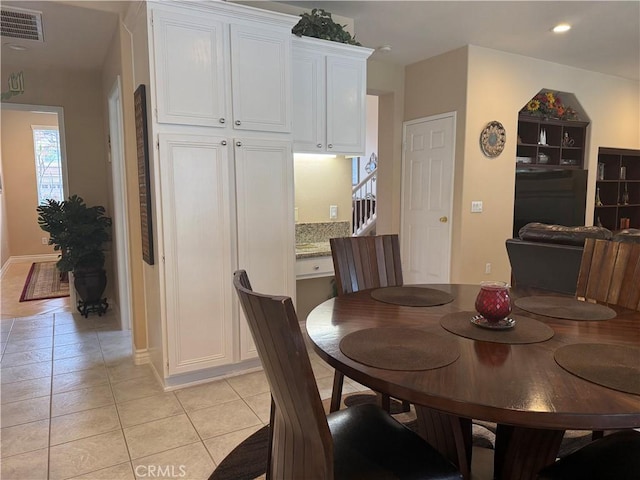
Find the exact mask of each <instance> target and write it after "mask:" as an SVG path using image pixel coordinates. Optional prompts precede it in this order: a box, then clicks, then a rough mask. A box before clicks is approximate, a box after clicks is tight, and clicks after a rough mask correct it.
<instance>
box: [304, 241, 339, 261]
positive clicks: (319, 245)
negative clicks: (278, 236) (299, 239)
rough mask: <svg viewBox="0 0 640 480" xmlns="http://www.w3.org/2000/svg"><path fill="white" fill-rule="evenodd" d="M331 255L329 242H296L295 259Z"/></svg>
mask: <svg viewBox="0 0 640 480" xmlns="http://www.w3.org/2000/svg"><path fill="white" fill-rule="evenodd" d="M329 255H331V247H330V246H329V242H307V243H297V244H296V259H298V258H311V257H324V256H329Z"/></svg>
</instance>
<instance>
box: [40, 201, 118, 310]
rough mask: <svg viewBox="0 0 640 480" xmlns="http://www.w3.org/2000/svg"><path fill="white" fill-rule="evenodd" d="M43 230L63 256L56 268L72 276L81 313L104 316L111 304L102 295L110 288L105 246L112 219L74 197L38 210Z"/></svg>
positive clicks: (47, 203) (99, 208)
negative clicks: (95, 313) (70, 273)
mask: <svg viewBox="0 0 640 480" xmlns="http://www.w3.org/2000/svg"><path fill="white" fill-rule="evenodd" d="M36 210H37V212H38V224H39V225H40V228H42V230H44V231H45V232H48V233H49V245H53V246H54V250H56V251H59V252H60V260H58V263H57V264H56V265H57V267H58V270H60V271H61V272H73V276H74V287H75V289H76V291H77V292H78V295H79V296H80V298H81V301H79V302H78V310H79V311H80V313H82V314H83V315H84V316H85V317H86V316H88V313H89V312H90V311H97V312H98V314H102V313H104V312H105V311H106V310H107V307H108V304H107V302H106V299H103V298H102V294H103V293H104V290H105V288H106V286H107V275H106V272H105V270H104V262H105V254H104V245H105V243H106V242H108V241H109V239H110V227H111V218H109V217H107V216H105V214H104V213H105V209H104V207H102V206H95V207H88V206H87V204H86V203H85V202H84V200H83V199H82V198H81V197H79V196H77V195H72V196H70V197H69V198H68V199H67V200H63V201H57V200H53V199H48V200H46V202H45V203H43V204H42V205H39V206H38V207H37V208H36Z"/></svg>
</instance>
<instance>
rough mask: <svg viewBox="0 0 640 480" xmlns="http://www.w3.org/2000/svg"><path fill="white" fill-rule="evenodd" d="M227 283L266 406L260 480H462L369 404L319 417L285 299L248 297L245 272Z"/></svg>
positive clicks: (298, 333)
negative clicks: (265, 387)
mask: <svg viewBox="0 0 640 480" xmlns="http://www.w3.org/2000/svg"><path fill="white" fill-rule="evenodd" d="M233 284H234V287H235V289H236V292H237V294H238V297H239V298H240V305H241V306H242V309H243V311H244V313H245V316H246V318H247V323H248V325H249V329H250V331H251V334H252V335H253V340H254V342H255V345H256V349H257V350H258V355H259V356H260V360H261V361H262V365H263V367H264V371H265V374H266V376H267V380H268V382H269V386H270V388H271V397H272V399H273V404H272V405H273V409H272V424H271V427H272V428H271V432H272V433H271V435H272V439H271V449H270V459H269V462H268V463H269V471H268V472H267V478H271V479H274V480H275V479H278V480H289V479H290V480H299V479H302V478H304V479H323V480H324V479H329V480H331V479H343V478H344V479H376V478H398V479H400V478H406V479H419V478H420V479H454V478H456V479H459V478H462V476H461V474H460V473H459V472H458V471H457V470H456V468H455V467H454V466H453V465H452V464H450V463H449V462H448V461H447V460H445V459H444V458H443V457H442V456H441V455H440V454H439V453H438V452H437V451H436V450H435V449H434V448H433V447H431V446H430V445H429V444H428V443H426V442H425V441H424V440H422V439H421V438H420V437H419V436H418V435H417V434H415V433H414V432H413V431H411V430H410V429H408V428H407V427H405V426H404V425H402V424H400V423H399V422H397V421H396V420H395V419H393V418H392V417H391V416H390V415H388V414H387V413H386V412H384V411H383V410H382V409H380V408H379V407H378V406H376V405H371V404H364V405H357V406H354V407H350V408H348V409H345V410H341V411H339V412H335V413H332V414H329V416H325V413H324V409H323V406H322V402H321V400H320V394H319V393H318V387H317V384H316V382H315V378H314V376H313V371H312V369H311V362H310V360H309V356H308V353H307V350H306V346H305V341H304V339H303V337H302V332H301V331H300V326H299V323H298V318H297V315H296V312H295V310H294V308H293V303H292V302H291V299H290V298H289V297H282V296H269V295H262V294H259V293H255V292H253V291H252V289H251V284H250V282H249V278H248V277H247V273H246V272H245V271H244V270H239V271H237V272H235V274H234V278H233Z"/></svg>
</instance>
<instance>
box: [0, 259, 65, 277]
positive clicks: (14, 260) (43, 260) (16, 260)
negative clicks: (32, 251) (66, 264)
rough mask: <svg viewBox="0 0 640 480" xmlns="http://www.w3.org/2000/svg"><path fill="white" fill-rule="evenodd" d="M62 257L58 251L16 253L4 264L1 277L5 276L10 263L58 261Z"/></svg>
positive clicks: (0, 273) (0, 272)
mask: <svg viewBox="0 0 640 480" xmlns="http://www.w3.org/2000/svg"><path fill="white" fill-rule="evenodd" d="M59 259H60V255H59V254H57V253H43V254H39V255H15V256H12V257H9V259H8V260H7V261H6V262H4V265H2V270H1V271H0V277H3V276H4V274H5V272H6V271H7V269H8V268H9V265H12V264H14V263H35V262H57V261H58V260H59Z"/></svg>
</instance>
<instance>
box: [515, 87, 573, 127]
mask: <svg viewBox="0 0 640 480" xmlns="http://www.w3.org/2000/svg"><path fill="white" fill-rule="evenodd" d="M520 111H521V112H522V113H527V114H529V115H535V116H539V117H549V118H555V119H559V120H577V119H578V112H576V111H575V110H574V109H573V108H571V107H570V106H568V105H565V104H564V103H563V102H562V99H561V98H560V96H559V95H558V94H557V93H554V92H551V91H547V92H544V91H543V92H540V93H538V94H537V95H536V96H535V97H533V98H532V99H531V100H529V102H527V104H526V105H525V106H524V108H523V109H522V110H520Z"/></svg>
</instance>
